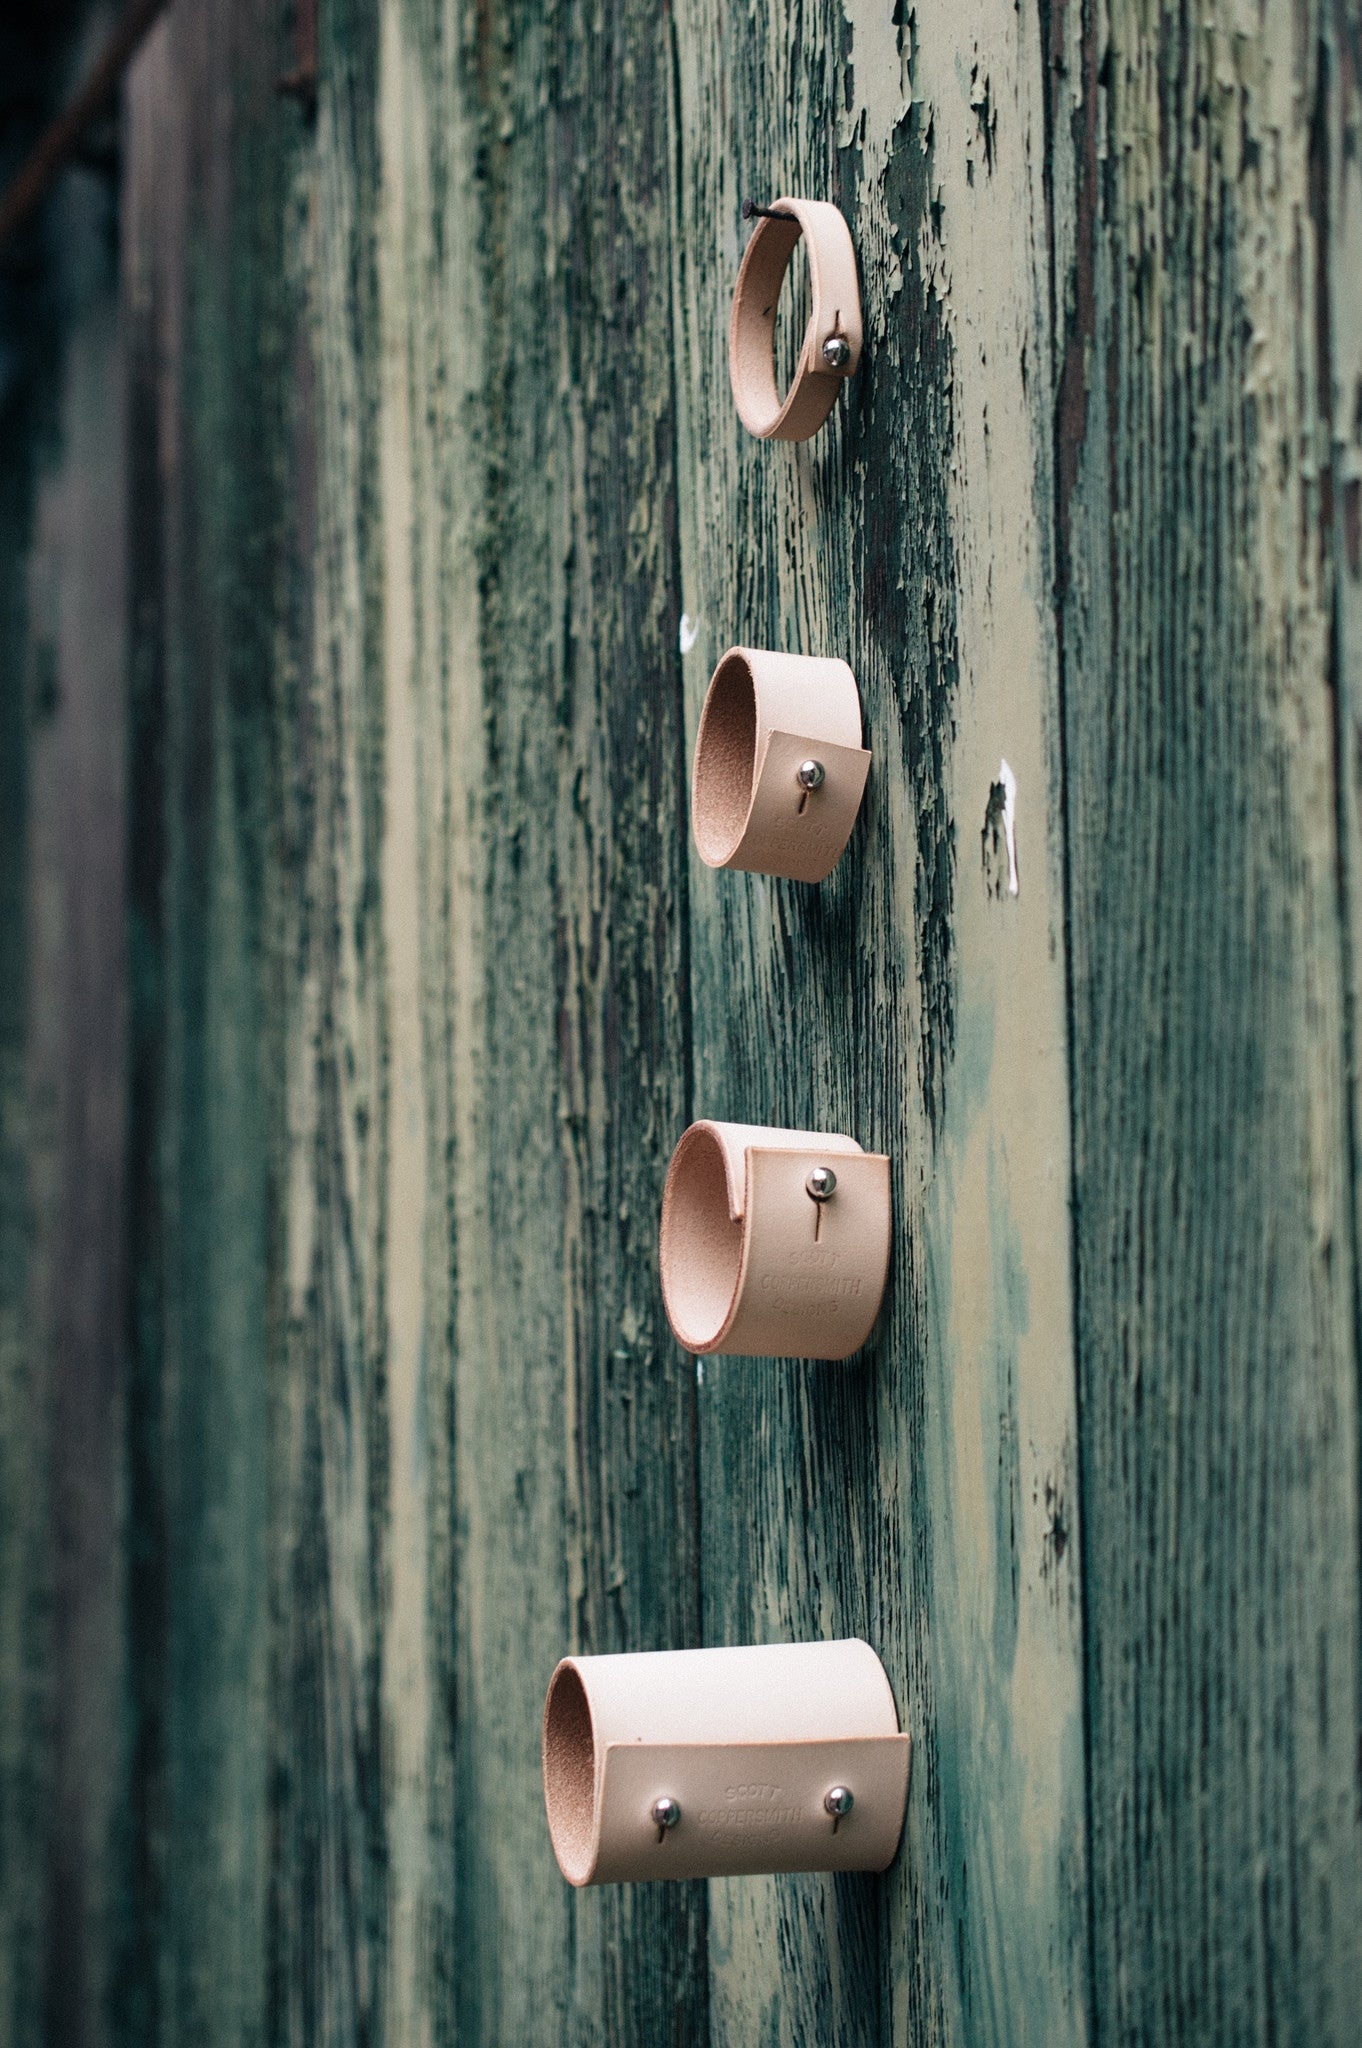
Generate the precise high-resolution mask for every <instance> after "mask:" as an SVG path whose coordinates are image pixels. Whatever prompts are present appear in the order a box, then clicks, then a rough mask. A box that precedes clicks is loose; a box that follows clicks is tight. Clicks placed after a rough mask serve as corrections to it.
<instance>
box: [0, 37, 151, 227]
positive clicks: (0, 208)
mask: <svg viewBox="0 0 1362 2048" xmlns="http://www.w3.org/2000/svg"><path fill="white" fill-rule="evenodd" d="M167 4H168V0H130V4H129V6H128V7H127V8H126V9H125V11H124V13H123V16H122V18H121V19H120V21H119V22H118V25H117V27H116V28H115V29H114V31H113V34H112V35H111V36H110V37H109V40H108V42H107V43H106V44H105V45H104V48H103V50H102V51H101V52H100V56H99V59H98V62H97V63H96V64H95V67H94V69H93V71H92V72H91V73H90V76H89V77H88V78H87V79H86V81H85V83H84V85H83V86H82V87H81V89H80V91H79V92H78V93H77V94H76V96H75V98H74V99H73V100H72V102H71V104H70V106H69V107H68V108H67V109H66V111H65V113H63V114H58V116H57V118H56V120H55V121H53V122H52V123H51V124H50V126H48V127H47V128H46V129H45V130H44V131H43V133H42V135H40V136H39V138H38V141H37V142H36V144H35V145H34V147H33V149H32V151H31V152H30V154H29V157H28V161H27V162H26V163H25V165H24V167H23V169H22V170H21V171H20V172H19V174H18V176H17V177H16V178H15V179H14V182H13V183H12V184H11V185H10V186H9V188H8V190H7V191H6V192H5V193H4V194H3V196H0V246H3V244H4V243H5V242H7V241H8V240H9V238H10V236H11V235H12V234H13V233H14V232H15V230H16V229H17V228H20V227H22V226H23V224H24V222H25V221H26V220H27V219H28V217H29V215H30V214H31V213H32V212H33V211H34V209H35V208H36V207H37V206H38V204H39V202H40V201H41V200H42V199H43V197H44V195H45V194H46V193H47V191H48V189H49V187H50V186H51V184H52V181H53V179H54V178H55V177H56V175H57V173H58V171H59V170H60V169H61V168H62V166H63V164H65V163H66V162H67V161H68V160H69V159H70V158H71V157H72V156H73V155H74V153H75V151H76V148H77V146H78V145H79V143H80V139H81V137H82V135H84V133H85V131H86V129H87V128H88V127H89V126H90V123H91V122H92V121H94V120H95V119H96V118H97V117H98V116H99V115H100V114H102V113H103V112H104V110H105V108H106V107H107V106H108V105H109V103H110V101H111V100H112V99H113V97H114V95H115V94H116V93H117V91H118V86H119V81H120V79H121V78H122V76H123V73H124V71H125V70H126V69H127V67H128V64H129V63H130V62H131V60H132V58H133V57H134V55H135V54H136V52H137V50H138V49H139V47H140V46H141V43H142V40H143V38H144V37H145V36H146V34H147V31H148V30H149V29H150V28H151V26H152V24H153V22H155V20H156V18H157V16H158V15H159V14H160V13H161V12H162V11H163V9H164V8H165V7H166V6H167Z"/></svg>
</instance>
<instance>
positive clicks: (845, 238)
mask: <svg viewBox="0 0 1362 2048" xmlns="http://www.w3.org/2000/svg"><path fill="white" fill-rule="evenodd" d="M771 212H772V213H774V214H782V215H787V216H789V218H786V219H774V220H773V219H771V218H769V217H767V218H764V219H760V220H758V222H757V225H756V227H755V229H754V230H753V233H752V239H751V241H750V242H749V243H748V244H747V248H746V250H745V251H744V253H743V259H742V265H741V267H740V269H739V271H738V282H737V285H736V287H735V289H734V293H733V315H732V318H731V320H730V322H729V327H728V374H729V380H730V382H731V383H732V386H733V400H734V403H735V404H736V406H737V408H738V417H739V419H740V420H741V421H742V423H743V425H744V426H745V427H746V429H747V431H748V433H749V434H755V435H756V436H757V438H758V440H762V441H766V440H776V441H807V440H808V439H809V437H810V435H811V434H816V433H817V432H818V429H819V428H820V427H821V426H822V424H823V422H824V420H825V419H826V418H827V416H828V414H829V413H830V412H831V411H832V408H833V406H834V405H835V404H836V402H837V393H838V390H839V389H840V387H841V385H842V383H843V381H844V380H845V379H846V378H847V377H850V376H851V375H852V373H853V372H854V370H855V368H856V365H857V364H858V363H859V362H860V360H861V293H860V287H859V285H858V283H857V278H856V251H855V249H854V248H853V246H852V241H851V230H850V229H849V228H848V226H847V224H846V222H845V220H844V219H843V218H842V215H841V214H840V213H839V212H838V210H837V208H836V207H835V206H832V205H829V203H828V202H827V201H826V200H824V199H777V200H775V201H774V202H773V203H772V207H771ZM801 234H802V235H803V237H804V242H805V246H806V248H807V251H808V258H809V282H810V285H811V287H812V297H813V309H812V311H811V312H810V314H809V324H808V326H807V327H806V328H805V330H804V340H803V344H802V346H801V347H800V351H799V361H798V363H797V364H796V366H795V373H794V378H793V380H792V382H791V384H790V388H789V390H788V391H787V392H786V394H785V396H784V398H782V397H781V396H780V394H779V392H778V391H777V390H776V370H775V331H776V306H777V304H778V302H779V299H780V288H781V285H782V284H783V283H784V280H785V272H786V270H787V269H788V268H789V263H790V257H791V256H792V255H793V253H794V247H795V243H796V242H797V241H798V240H799V238H800V236H801ZM843 342H844V343H845V344H846V359H845V361H844V362H843V363H841V364H840V365H839V366H837V367H833V366H832V365H830V364H829V362H828V360H827V357H826V356H825V354H824V349H825V347H827V346H828V345H829V344H831V345H832V348H833V351H834V353H840V344H841V343H843Z"/></svg>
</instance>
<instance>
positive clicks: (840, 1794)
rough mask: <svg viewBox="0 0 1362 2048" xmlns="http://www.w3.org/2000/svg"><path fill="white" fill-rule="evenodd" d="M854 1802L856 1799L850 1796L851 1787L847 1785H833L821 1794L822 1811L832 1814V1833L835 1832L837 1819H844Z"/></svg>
mask: <svg viewBox="0 0 1362 2048" xmlns="http://www.w3.org/2000/svg"><path fill="white" fill-rule="evenodd" d="M855 1804H856V1801H855V1800H854V1799H853V1798H852V1796H851V1788H850V1787H849V1786H847V1785H834V1786H833V1787H832V1789H831V1791H828V1792H825V1793H824V1794H823V1811H824V1812H825V1813H830V1814H831V1815H832V1832H833V1833H834V1835H835V1834H836V1832H837V1823H838V1821H840V1820H845V1818H846V1816H847V1815H848V1814H849V1813H850V1811H851V1809H852V1807H853V1806H854V1805H855Z"/></svg>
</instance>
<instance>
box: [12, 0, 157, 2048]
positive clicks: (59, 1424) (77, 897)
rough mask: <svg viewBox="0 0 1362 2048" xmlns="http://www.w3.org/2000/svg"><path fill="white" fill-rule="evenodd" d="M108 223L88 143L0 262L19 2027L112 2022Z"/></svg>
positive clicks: (113, 518) (47, 70) (115, 1434)
mask: <svg viewBox="0 0 1362 2048" xmlns="http://www.w3.org/2000/svg"><path fill="white" fill-rule="evenodd" d="M74 26H75V25H74V24H71V23H55V24H52V25H50V26H48V25H43V24H37V23H33V24H23V25H22V26H20V25H7V27H6V30H5V32H4V34H3V36H0V71H2V72H3V75H4V78H5V88H6V97H7V100H8V102H9V105H8V107H7V113H8V115H9V117H10V119H9V127H8V130H7V138H6V139H7V141H8V138H9V135H10V134H14V135H15V137H16V140H18V141H19V142H21V143H23V144H26V143H27V142H28V141H29V140H30V139H31V138H30V136H29V134H28V133H27V130H28V127H29V119H28V117H29V116H33V117H37V116H38V115H40V114H45V112H46V108H47V106H48V105H49V104H50V103H51V100H52V99H53V98H55V97H56V96H57V94H58V93H59V92H60V90H61V89H62V86H63V82H64V79H65V76H66V74H67V72H68V70H69V68H70V67H71V65H72V63H73V62H74V61H75V60H76V57H77V51H76V49H75V48H74V47H73V46H72V45H73V28H74ZM30 95H31V99H30V98H29V96H30ZM26 99H28V101H29V103H28V105H27V106H26V105H25V100H26ZM16 117H17V118H16ZM5 154H6V174H8V172H9V170H10V169H11V168H12V163H11V152H10V151H9V150H8V149H7V150H6V152H5ZM115 219H116V194H115V188H114V182H113V180H112V178H111V176H110V175H109V173H108V170H107V168H105V167H102V166H94V165H89V166H83V167H82V168H81V170H80V171H79V173H77V174H76V175H75V176H73V177H71V178H70V179H68V180H67V181H66V182H65V184H64V186H63V187H62V189H61V190H60V191H59V192H58V193H57V194H56V195H55V196H54V199H53V201H52V203H51V206H50V207H49V209H48V211H47V213H46V215H45V216H44V217H43V218H41V219H39V220H35V221H33V222H32V223H31V224H30V226H29V228H28V229H27V230H26V232H25V234H24V235H23V236H22V237H21V238H19V239H18V240H16V241H11V242H10V243H9V244H8V245H7V246H6V248H5V250H4V252H3V258H0V262H3V291H4V305H3V316H2V317H0V361H3V366H4V367H3V372H0V561H3V581H2V582H0V696H2V697H3V704H4V713H3V719H4V732H3V739H2V740H0V748H2V750H3V756H4V772H3V794H2V795H0V872H2V874H3V880H2V881H0V898H2V900H3V910H2V911H0V923H3V938H2V939H0V949H2V951H3V958H2V959H0V985H2V986H3V998H2V1002H3V1011H2V1013H0V1073H2V1074H3V1084H2V1087H3V1096H2V1099H0V1130H2V1131H3V1137H2V1138H0V2035H3V2037H4V2039H5V2040H6V2041H7V2042H13V2043H15V2044H16V2048H22V2044H26V2043H30V2042H37V2041H40V2040H44V2039H46V2040H56V2039H60V2040H63V2041H69V2042H71V2043H72V2044H74V2048H82V2044H87V2043H89V2044H99V2043H102V2042H104V2041H105V2040H106V2039H107V2038H108V2035H107V2000H108V1993H109V1972H110V1959H111V1938H110V1937H111V1926H112V1920H113V1890H114V1886H113V1869H114V1865H113V1857H112V1853H111V1852H112V1846H113V1818H114V1805H115V1799H116V1794H117V1774H116V1772H114V1771H111V1770H110V1768H109V1751H110V1738H111V1732H112V1730H113V1729H114V1728H115V1727H116V1725H117V1718H118V1711H119V1703H120V1690H121V1685H122V1681H123V1665H122V1655H121V1643H122V1630H121V1576H120V1575H121V1570H122V1565H123V1551H122V1542H121V1538H122V1530H121V1526H120V1516H119V1507H120V1493H121V1458H120V1451H121V1442H122V1421H123V1397H124V1361H125V1352H124V1345H123V1330H122V1298H123V1146H124V1132H125V1123H124V1114H125V1092H124V1058H125V1050H126V1046H125V1024H126V994H127V972H126V950H125V898H124V886H123V846H124V828H125V803H124V796H125V761H124V753H123V748H122V746H121V744H120V735H121V727H122V718H123V691H124V668H123V647H122V643H121V638H120V634H119V630H118V628H119V622H120V620H121V615H122V609H123V604H124V599H125V579H124V549H123V540H124V532H125V520H124V513H125V484H126V478H125V472H124V461H123V455H124V448H123V439H122V434H121V431H120V428H121V423H122V393H123V388H124V362H123V355H122V350H121V347H120V335H119V323H118V299H117V263H116V256H115V248H114V236H113V229H114V223H115Z"/></svg>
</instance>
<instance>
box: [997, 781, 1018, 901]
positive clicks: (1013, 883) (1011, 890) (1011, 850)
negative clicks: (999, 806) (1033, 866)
mask: <svg viewBox="0 0 1362 2048" xmlns="http://www.w3.org/2000/svg"><path fill="white" fill-rule="evenodd" d="M998 780H999V782H1001V784H1002V786H1003V841H1004V844H1005V845H1006V847H1007V893H1008V895H1009V896H1018V895H1020V894H1021V882H1020V880H1019V879H1018V875H1017V778H1016V776H1015V775H1014V774H1013V773H1012V770H1011V769H1010V768H1009V767H1008V765H1007V763H1006V761H1000V762H999V764H998Z"/></svg>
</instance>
